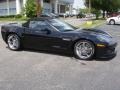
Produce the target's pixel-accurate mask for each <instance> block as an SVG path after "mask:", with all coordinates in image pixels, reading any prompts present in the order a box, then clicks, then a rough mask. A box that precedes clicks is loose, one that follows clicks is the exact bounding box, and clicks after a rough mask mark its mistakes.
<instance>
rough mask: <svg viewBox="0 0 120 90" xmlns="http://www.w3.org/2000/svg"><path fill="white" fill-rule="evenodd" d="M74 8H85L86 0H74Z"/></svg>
mask: <svg viewBox="0 0 120 90" xmlns="http://www.w3.org/2000/svg"><path fill="white" fill-rule="evenodd" d="M73 7H74V8H84V7H85V6H84V0H74V5H73Z"/></svg>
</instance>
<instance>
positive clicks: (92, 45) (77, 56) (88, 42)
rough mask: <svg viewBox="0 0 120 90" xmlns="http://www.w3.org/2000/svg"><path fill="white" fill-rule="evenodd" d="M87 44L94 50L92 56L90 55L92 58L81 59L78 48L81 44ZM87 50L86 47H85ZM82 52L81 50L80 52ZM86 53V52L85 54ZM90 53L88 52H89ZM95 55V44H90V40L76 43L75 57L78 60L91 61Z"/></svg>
mask: <svg viewBox="0 0 120 90" xmlns="http://www.w3.org/2000/svg"><path fill="white" fill-rule="evenodd" d="M83 42H84V43H87V44H88V45H89V46H90V47H91V48H92V50H91V54H90V56H88V57H84V58H83V57H81V56H80V55H79V54H78V51H77V46H78V45H79V44H80V43H83ZM84 48H85V47H84ZM80 51H81V50H80ZM81 52H82V51H81ZM84 53H85V52H84ZM87 53H88V52H87ZM94 54H95V46H94V44H93V43H92V42H90V41H88V40H80V41H78V42H76V43H75V45H74V55H75V57H76V58H78V59H80V60H91V59H92V58H93V56H94Z"/></svg>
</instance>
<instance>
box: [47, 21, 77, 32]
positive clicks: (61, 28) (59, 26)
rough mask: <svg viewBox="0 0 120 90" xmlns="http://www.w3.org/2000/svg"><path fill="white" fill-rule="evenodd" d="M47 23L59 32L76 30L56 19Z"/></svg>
mask: <svg viewBox="0 0 120 90" xmlns="http://www.w3.org/2000/svg"><path fill="white" fill-rule="evenodd" d="M49 22H50V23H51V24H52V25H53V26H54V27H55V28H57V29H58V30H59V31H61V32H66V31H73V30H75V29H76V28H75V27H73V26H71V25H69V24H67V23H65V22H63V21H61V20H58V19H52V20H49Z"/></svg>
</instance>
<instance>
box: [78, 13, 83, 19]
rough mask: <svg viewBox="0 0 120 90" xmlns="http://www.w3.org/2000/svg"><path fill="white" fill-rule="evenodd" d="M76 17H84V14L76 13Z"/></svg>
mask: <svg viewBox="0 0 120 90" xmlns="http://www.w3.org/2000/svg"><path fill="white" fill-rule="evenodd" d="M77 18H85V15H84V14H83V13H79V14H78V15H77Z"/></svg>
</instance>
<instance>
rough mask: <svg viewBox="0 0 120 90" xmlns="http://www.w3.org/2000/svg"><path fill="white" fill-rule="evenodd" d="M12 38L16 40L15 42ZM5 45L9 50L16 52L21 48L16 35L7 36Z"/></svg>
mask: <svg viewBox="0 0 120 90" xmlns="http://www.w3.org/2000/svg"><path fill="white" fill-rule="evenodd" d="M13 38H14V39H16V40H14V39H13ZM15 43H16V45H15ZM7 44H8V48H9V49H10V50H12V51H18V50H19V49H20V46H21V43H20V38H19V36H18V35H17V34H10V35H8V38H7ZM13 44H14V45H13ZM12 45H13V46H12Z"/></svg>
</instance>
